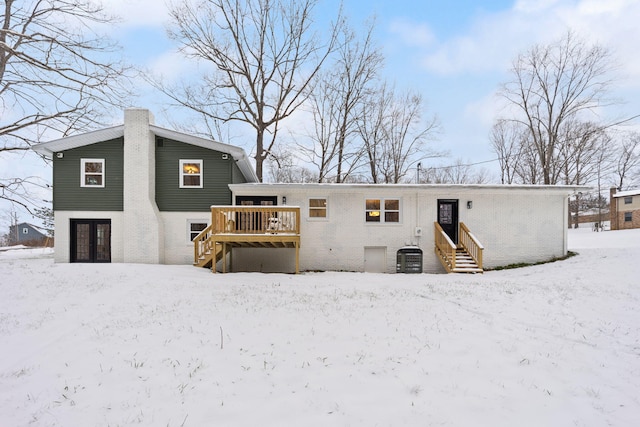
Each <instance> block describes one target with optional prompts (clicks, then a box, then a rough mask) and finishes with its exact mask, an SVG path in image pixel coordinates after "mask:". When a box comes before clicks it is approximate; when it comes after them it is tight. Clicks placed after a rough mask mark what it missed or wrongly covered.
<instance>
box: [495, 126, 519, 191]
mask: <svg viewBox="0 0 640 427" xmlns="http://www.w3.org/2000/svg"><path fill="white" fill-rule="evenodd" d="M490 139H491V148H492V149H493V151H494V152H495V153H496V154H497V155H498V163H499V165H500V182H501V183H502V184H513V183H515V180H516V177H517V168H518V165H519V164H520V162H521V161H522V145H523V140H524V139H526V135H525V132H524V129H523V127H522V126H519V125H518V123H516V122H512V121H508V120H502V119H501V120H497V121H496V122H495V123H494V125H493V127H492V128H491V134H490Z"/></svg>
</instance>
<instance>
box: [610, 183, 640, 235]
mask: <svg viewBox="0 0 640 427" xmlns="http://www.w3.org/2000/svg"><path fill="white" fill-rule="evenodd" d="M609 197H610V201H609V212H610V221H611V230H626V229H629V228H640V189H636V190H627V191H618V189H617V188H615V187H613V188H611V190H610V191H609Z"/></svg>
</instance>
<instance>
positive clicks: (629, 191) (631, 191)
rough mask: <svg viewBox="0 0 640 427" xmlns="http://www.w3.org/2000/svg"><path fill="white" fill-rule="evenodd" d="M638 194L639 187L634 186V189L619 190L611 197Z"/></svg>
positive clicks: (639, 192)
mask: <svg viewBox="0 0 640 427" xmlns="http://www.w3.org/2000/svg"><path fill="white" fill-rule="evenodd" d="M638 195H640V188H636V189H635V190H626V191H620V192H619V193H616V194H614V195H613V197H626V196H638Z"/></svg>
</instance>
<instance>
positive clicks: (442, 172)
mask: <svg viewBox="0 0 640 427" xmlns="http://www.w3.org/2000/svg"><path fill="white" fill-rule="evenodd" d="M476 166H477V165H474V164H473V163H470V162H468V161H467V162H465V161H464V160H462V159H460V158H458V159H456V160H455V162H454V163H453V164H451V165H446V166H442V165H441V166H433V167H427V168H425V169H422V170H421V171H420V176H419V182H422V183H430V184H486V183H487V182H489V181H490V179H491V178H490V173H489V171H488V170H487V169H485V168H476Z"/></svg>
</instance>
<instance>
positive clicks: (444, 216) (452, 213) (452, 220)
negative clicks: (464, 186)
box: [438, 199, 458, 245]
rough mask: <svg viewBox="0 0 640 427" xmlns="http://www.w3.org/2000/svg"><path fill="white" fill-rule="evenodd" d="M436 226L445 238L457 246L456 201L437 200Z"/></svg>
mask: <svg viewBox="0 0 640 427" xmlns="http://www.w3.org/2000/svg"><path fill="white" fill-rule="evenodd" d="M438 224H440V227H442V229H443V230H444V232H445V233H447V236H449V238H450V239H451V240H452V241H453V243H455V244H456V245H457V244H458V200H453V199H440V200H438Z"/></svg>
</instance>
